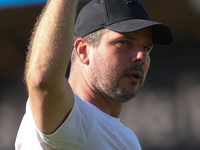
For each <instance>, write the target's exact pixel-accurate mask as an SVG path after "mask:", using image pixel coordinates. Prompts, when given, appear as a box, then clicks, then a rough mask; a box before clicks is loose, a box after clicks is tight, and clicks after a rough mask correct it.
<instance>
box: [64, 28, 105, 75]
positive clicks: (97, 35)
mask: <svg viewBox="0 0 200 150" xmlns="http://www.w3.org/2000/svg"><path fill="white" fill-rule="evenodd" d="M104 30H105V29H104V28H103V29H100V30H97V31H95V32H93V33H91V34H89V35H86V36H85V37H83V39H84V40H85V41H87V42H88V43H90V44H91V45H92V46H93V47H94V48H97V47H98V46H99V44H100V41H101V37H102V35H103V31H104ZM75 56H76V52H75V50H74V48H73V50H72V54H71V59H70V61H69V63H68V66H67V71H66V74H65V77H66V78H67V79H68V78H69V76H70V72H71V69H72V66H73V62H74V60H75Z"/></svg>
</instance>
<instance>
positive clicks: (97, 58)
mask: <svg viewBox="0 0 200 150" xmlns="http://www.w3.org/2000/svg"><path fill="white" fill-rule="evenodd" d="M86 43H87V42H86ZM86 45H87V48H86V49H87V59H86V58H84V57H86V55H85V54H84V57H83V55H82V54H81V55H80V54H78V55H79V56H78V57H80V58H79V60H81V63H80V61H79V65H80V64H81V65H80V66H81V67H78V68H79V70H78V71H80V70H82V71H83V73H82V74H81V75H80V78H79V80H80V81H79V82H78V81H77V78H76V82H71V81H75V79H73V78H72V80H71V79H70V80H71V81H70V83H71V86H72V89H73V91H74V92H75V93H77V94H78V95H79V96H80V97H82V98H83V99H85V100H87V101H89V102H90V103H92V104H94V105H95V106H97V107H98V108H99V109H101V110H102V111H103V112H106V113H108V114H110V115H111V116H115V117H118V116H119V114H120V111H121V107H122V105H123V103H124V102H127V101H129V100H131V99H132V98H134V97H135V96H136V94H137V92H138V90H139V89H140V88H141V87H142V85H143V83H144V80H145V78H146V75H147V72H148V69H149V66H150V57H149V53H150V51H151V50H152V48H153V44H152V34H151V28H146V29H142V30H139V31H136V32H130V33H118V32H114V31H111V30H107V29H106V30H105V31H104V34H103V36H102V39H101V41H100V44H99V45H98V47H97V48H94V47H93V46H91V45H90V44H88V43H87V44H86ZM75 47H76V46H75ZM79 47H80V43H79V45H78V48H79ZM85 53H86V52H85ZM77 73H78V72H77ZM81 76H82V77H81ZM77 83H80V85H76V84H77ZM116 112H117V113H116Z"/></svg>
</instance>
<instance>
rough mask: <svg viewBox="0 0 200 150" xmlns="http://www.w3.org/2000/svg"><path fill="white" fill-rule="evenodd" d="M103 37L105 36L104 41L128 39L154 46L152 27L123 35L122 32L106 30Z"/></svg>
mask: <svg viewBox="0 0 200 150" xmlns="http://www.w3.org/2000/svg"><path fill="white" fill-rule="evenodd" d="M103 36H104V37H103V39H104V40H109V39H120V38H126V39H129V40H139V41H143V42H145V43H146V42H147V43H150V44H151V45H152V29H151V27H148V28H144V29H141V30H138V31H133V32H126V33H121V32H116V31H112V30H108V29H105V31H104V34H103Z"/></svg>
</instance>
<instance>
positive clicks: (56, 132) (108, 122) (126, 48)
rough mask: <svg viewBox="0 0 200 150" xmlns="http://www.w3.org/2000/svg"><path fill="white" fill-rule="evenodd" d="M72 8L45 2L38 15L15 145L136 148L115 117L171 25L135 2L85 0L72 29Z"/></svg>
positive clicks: (68, 2)
mask: <svg viewBox="0 0 200 150" xmlns="http://www.w3.org/2000/svg"><path fill="white" fill-rule="evenodd" d="M75 6H76V2H75V1H74V0H51V1H49V3H48V4H47V6H46V9H45V10H44V12H43V15H42V16H41V17H40V18H41V19H40V20H39V21H38V24H37V26H36V30H35V32H34V36H33V40H32V42H31V44H30V51H29V54H28V59H27V66H26V82H27V87H28V91H29V99H28V102H27V107H26V114H25V116H24V118H23V120H22V123H21V126H20V129H19V132H18V136H17V139H16V145H15V146H16V149H17V150H30V149H34V150H36V149H38V150H39V149H45V150H53V149H65V150H69V149H76V150H77V149H81V150H111V149H112V150H140V149H141V147H140V144H139V142H138V139H137V137H136V136H135V134H134V133H133V132H132V131H131V130H130V129H128V128H126V127H125V126H124V125H123V124H122V123H121V122H120V120H119V115H120V112H121V108H122V106H123V103H124V102H127V101H129V100H131V99H132V98H133V97H135V96H136V94H137V92H138V90H139V89H140V88H141V87H142V85H143V83H144V80H145V77H146V74H147V72H148V69H149V65H150V57H149V53H150V51H151V50H152V48H153V44H160V45H170V44H171V43H172V34H171V31H170V30H169V29H168V27H166V26H165V25H163V24H161V23H157V22H153V21H150V19H149V17H148V15H147V13H146V11H145V9H144V8H143V5H142V4H141V3H140V2H138V1H137V0H95V1H91V2H90V3H89V4H88V5H87V6H85V7H84V8H83V9H82V11H81V12H80V14H79V16H78V18H77V21H76V24H75V27H74V18H75ZM73 30H74V33H73ZM73 37H74V39H73ZM73 41H74V45H73ZM72 48H73V51H72V55H71V54H70V50H71V49H72ZM70 56H71V69H70V74H69V78H68V80H67V79H66V78H65V72H66V69H67V63H68V61H69V59H70Z"/></svg>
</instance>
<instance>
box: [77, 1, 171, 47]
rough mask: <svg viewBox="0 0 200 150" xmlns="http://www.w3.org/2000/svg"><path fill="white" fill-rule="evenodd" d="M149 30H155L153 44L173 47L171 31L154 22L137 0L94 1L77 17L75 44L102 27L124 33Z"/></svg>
mask: <svg viewBox="0 0 200 150" xmlns="http://www.w3.org/2000/svg"><path fill="white" fill-rule="evenodd" d="M147 27H151V28H152V42H153V43H154V44H158V45H164V46H168V45H171V44H172V42H173V36H172V32H171V31H170V29H169V28H168V27H167V26H166V25H164V24H162V23H159V22H154V21H151V20H150V18H149V16H148V14H147V12H146V10H145V8H144V7H143V5H142V4H141V3H140V2H139V1H138V0H92V1H91V2H89V3H88V4H87V5H86V6H84V7H83V8H82V10H81V11H80V13H79V15H78V17H77V20H76V24H75V28H74V41H75V40H76V39H77V38H79V37H84V36H86V35H88V34H90V33H92V32H95V31H97V30H99V29H103V28H106V29H109V30H112V31H116V32H121V33H125V32H133V31H137V30H140V29H143V28H147Z"/></svg>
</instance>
